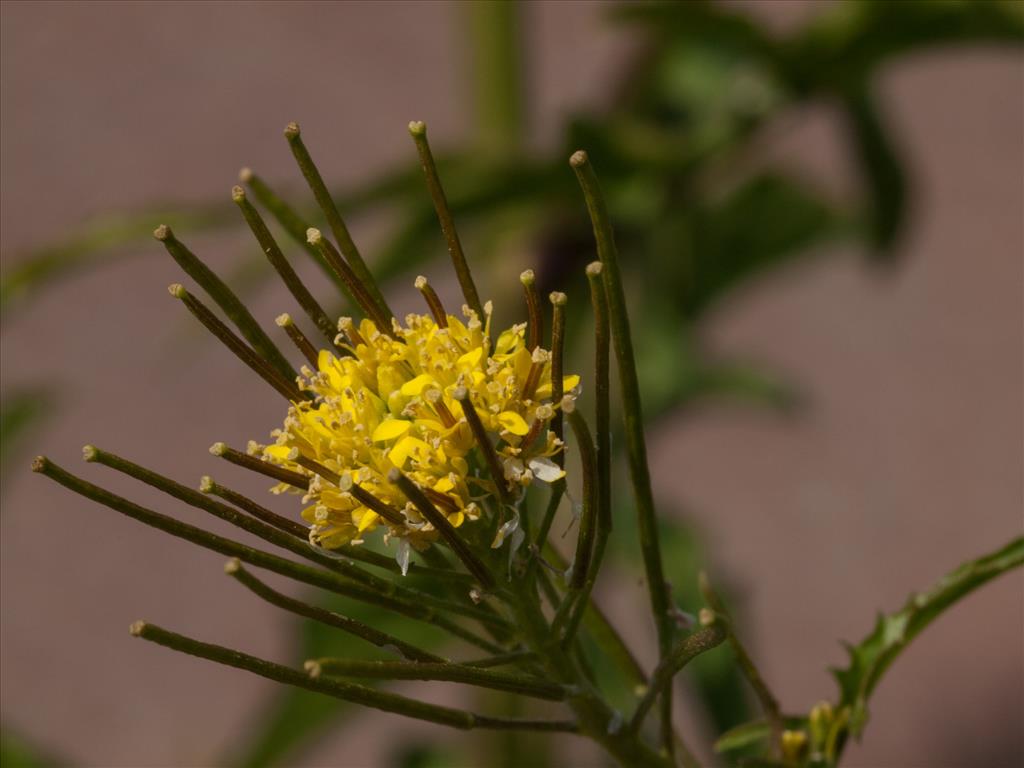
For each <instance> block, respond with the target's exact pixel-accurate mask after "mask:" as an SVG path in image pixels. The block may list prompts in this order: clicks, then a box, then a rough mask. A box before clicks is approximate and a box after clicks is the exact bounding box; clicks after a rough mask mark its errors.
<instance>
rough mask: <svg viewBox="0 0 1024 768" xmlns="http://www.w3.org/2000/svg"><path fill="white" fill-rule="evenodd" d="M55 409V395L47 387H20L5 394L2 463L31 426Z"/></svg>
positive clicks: (0, 408)
mask: <svg viewBox="0 0 1024 768" xmlns="http://www.w3.org/2000/svg"><path fill="white" fill-rule="evenodd" d="M52 409H53V395H52V394H51V393H50V392H49V391H48V390H46V389H44V388H42V387H40V388H34V389H19V390H16V391H14V392H11V393H8V394H5V395H4V396H3V399H2V403H0V464H4V463H6V462H7V461H8V460H9V459H10V458H11V456H12V452H13V450H14V448H15V447H16V445H17V443H18V441H19V440H20V439H21V438H22V437H23V436H24V435H25V433H26V432H28V431H29V429H30V428H34V427H36V426H38V424H39V423H40V422H41V421H43V420H44V419H46V418H47V417H48V416H49V415H50V414H51V412H52Z"/></svg>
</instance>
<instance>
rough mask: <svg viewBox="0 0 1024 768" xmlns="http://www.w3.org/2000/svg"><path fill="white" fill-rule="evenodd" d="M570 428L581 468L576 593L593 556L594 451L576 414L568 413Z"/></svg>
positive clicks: (573, 581) (573, 583)
mask: <svg viewBox="0 0 1024 768" xmlns="http://www.w3.org/2000/svg"><path fill="white" fill-rule="evenodd" d="M569 425H570V426H571V427H572V431H573V434H574V435H575V437H576V446H577V448H578V449H579V452H580V460H581V461H580V464H581V466H582V469H583V513H582V514H581V515H580V525H579V533H578V534H577V537H576V556H575V558H574V559H573V566H572V579H571V580H570V582H569V588H570V590H571V591H572V592H576V593H578V592H579V591H580V590H582V589H583V585H584V584H586V582H587V577H588V576H589V575H590V571H591V558H592V557H593V554H594V536H595V534H596V529H597V506H598V501H597V485H598V480H597V452H596V450H595V448H594V440H593V438H592V437H591V436H590V429H589V428H588V427H587V422H586V421H585V420H584V418H583V417H582V416H581V415H580V413H579V411H576V410H573V411H571V412H570V413H569Z"/></svg>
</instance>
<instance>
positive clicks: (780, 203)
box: [662, 173, 849, 318]
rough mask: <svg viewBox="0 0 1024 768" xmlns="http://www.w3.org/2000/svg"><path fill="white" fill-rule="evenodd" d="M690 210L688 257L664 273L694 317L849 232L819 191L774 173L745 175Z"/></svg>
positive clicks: (669, 267)
mask: <svg viewBox="0 0 1024 768" xmlns="http://www.w3.org/2000/svg"><path fill="white" fill-rule="evenodd" d="M691 216H692V229H693V234H692V240H690V241H689V243H686V247H687V250H688V251H689V253H688V257H687V258H677V259H676V260H675V263H674V264H673V263H671V262H670V263H667V264H664V265H662V267H663V268H664V269H665V270H666V273H665V274H664V275H663V279H666V280H670V281H672V283H673V284H675V285H676V286H678V289H679V290H680V291H682V292H683V296H684V297H685V302H686V311H687V314H688V315H689V316H690V317H691V318H696V317H698V316H699V315H701V314H703V313H704V312H706V311H707V310H708V309H709V308H710V307H711V306H713V305H714V303H715V302H717V301H719V300H720V299H722V298H723V297H724V296H726V295H727V294H729V293H731V292H733V291H735V289H736V288H738V287H739V286H740V285H741V284H742V283H744V282H747V281H749V280H750V279H751V278H753V277H755V276H757V275H760V274H762V273H764V272H767V271H768V270H770V269H772V270H773V269H777V268H779V267H780V266H782V265H784V264H787V263H789V262H791V261H793V260H795V259H797V258H799V257H801V256H805V255H808V252H809V250H810V248H811V246H813V245H817V244H819V243H821V242H823V241H826V240H829V239H833V238H837V237H839V236H841V235H844V234H846V233H848V232H849V225H848V222H847V221H846V220H845V219H844V217H843V216H842V215H841V214H840V213H839V212H838V211H837V210H835V209H834V208H832V207H831V206H829V205H828V204H827V203H825V202H824V201H823V199H822V196H821V195H820V194H816V193H815V192H813V191H812V190H811V189H809V188H808V187H807V186H805V185H803V184H800V183H798V182H796V181H795V180H793V179H787V178H785V177H783V176H779V175H777V174H772V173H766V174H762V175H759V176H755V177H754V178H752V179H749V180H747V181H745V182H744V183H743V184H741V185H740V186H739V187H738V188H736V189H734V190H732V191H731V192H729V193H728V194H727V195H726V196H725V197H724V198H723V199H722V200H720V201H718V202H717V203H714V204H710V205H708V204H705V207H703V208H701V209H699V210H697V211H696V212H694V213H692V214H691Z"/></svg>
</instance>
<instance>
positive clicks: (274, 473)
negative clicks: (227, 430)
mask: <svg viewBox="0 0 1024 768" xmlns="http://www.w3.org/2000/svg"><path fill="white" fill-rule="evenodd" d="M210 453H212V454H213V455H214V456H217V457H218V458H221V459H224V460H226V461H229V462H230V463H232V464H234V465H235V466H236V467H242V469H248V470H250V471H251V472H257V473H259V474H261V475H264V476H266V477H269V478H271V479H273V480H276V481H277V482H279V483H284V484H285V485H290V486H292V487H293V488H298V489H300V490H303V491H308V490H309V478H308V477H306V476H305V475H300V474H299V473H298V472H292V471H291V470H290V469H285V468H284V467H279V466H278V465H277V464H272V463H271V462H269V461H264V460H263V459H257V458H256V457H255V456H250V455H249V454H248V453H243V452H242V451H239V450H238V449H237V448H232V447H230V446H229V445H227V444H226V443H214V444H213V445H211V446H210Z"/></svg>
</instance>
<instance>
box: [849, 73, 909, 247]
mask: <svg viewBox="0 0 1024 768" xmlns="http://www.w3.org/2000/svg"><path fill="white" fill-rule="evenodd" d="M842 108H843V111H844V114H845V117H846V122H847V128H848V130H849V132H850V150H851V152H852V153H853V154H854V158H855V161H856V162H855V163H854V166H855V167H856V168H857V171H858V173H859V174H860V175H861V178H862V180H863V184H864V187H865V190H866V195H865V197H866V201H865V207H866V211H865V216H866V219H867V227H866V229H867V232H868V236H869V239H870V243H871V245H872V246H874V250H873V252H872V253H873V255H874V256H875V257H876V258H879V259H883V260H884V259H887V258H889V257H891V256H892V255H893V254H894V253H895V251H894V249H893V246H894V245H895V243H896V237H897V235H898V234H899V232H900V230H901V229H902V226H903V221H904V218H905V217H906V203H907V201H906V198H907V182H906V179H905V174H904V172H903V163H902V162H901V160H900V158H899V155H898V154H897V152H896V149H895V147H894V146H893V144H892V141H891V139H890V137H889V132H888V131H886V130H885V127H884V125H883V124H882V119H883V118H882V114H881V113H880V112H879V110H878V108H877V106H876V104H875V99H874V98H873V96H872V94H871V93H870V91H869V90H868V89H867V88H866V87H861V88H853V89H851V90H850V91H849V92H848V93H847V94H846V95H845V97H844V98H843V101H842Z"/></svg>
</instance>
